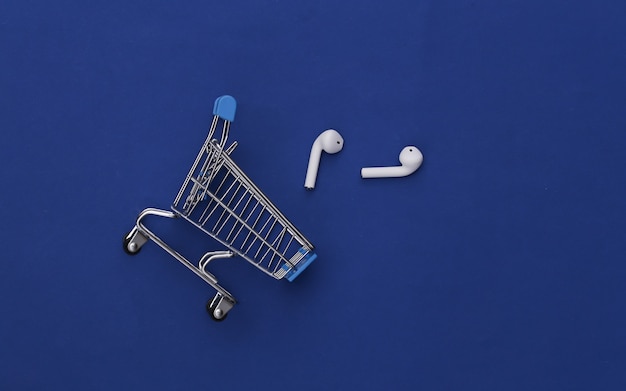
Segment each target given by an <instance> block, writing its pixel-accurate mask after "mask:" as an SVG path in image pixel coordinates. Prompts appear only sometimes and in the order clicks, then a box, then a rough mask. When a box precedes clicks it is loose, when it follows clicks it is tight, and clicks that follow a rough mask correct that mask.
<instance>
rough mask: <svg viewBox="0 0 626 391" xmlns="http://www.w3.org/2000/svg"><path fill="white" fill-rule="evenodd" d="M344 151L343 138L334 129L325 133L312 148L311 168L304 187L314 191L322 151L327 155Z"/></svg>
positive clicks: (309, 167)
mask: <svg viewBox="0 0 626 391" xmlns="http://www.w3.org/2000/svg"><path fill="white" fill-rule="evenodd" d="M342 149H343V137H341V135H340V134H339V132H337V131H336V130H334V129H328V130H325V131H323V132H322V133H321V134H320V135H319V136H317V138H316V139H315V142H314V143H313V146H312V147H311V155H310V156H309V166H308V168H307V170H306V178H305V180H304V187H306V188H307V189H313V188H314V187H315V179H317V169H318V167H319V165H320V158H321V156H322V151H324V152H326V153H337V152H339V151H341V150H342Z"/></svg>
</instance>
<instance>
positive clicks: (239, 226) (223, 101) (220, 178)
mask: <svg viewBox="0 0 626 391" xmlns="http://www.w3.org/2000/svg"><path fill="white" fill-rule="evenodd" d="M236 107H237V103H236V101H235V99H234V98H233V97H231V96H228V95H225V96H221V97H219V98H217V99H216V100H215V105H214V106H213V115H214V116H213V122H212V123H211V127H210V129H209V134H208V136H207V138H206V141H205V142H204V144H203V145H202V148H201V149H200V152H199V153H198V156H197V157H196V160H195V161H194V163H193V165H192V166H191V169H190V170H189V173H188V174H187V177H186V178H185V180H184V182H183V184H182V186H181V188H180V190H179V192H178V194H177V195H176V198H175V199H174V202H173V203H172V206H171V211H170V210H162V209H155V208H147V209H144V210H143V211H142V212H141V213H140V214H139V216H138V217H137V221H136V223H135V226H134V227H133V229H132V230H131V231H130V232H129V233H128V234H127V235H126V236H124V243H123V245H124V250H125V251H126V252H127V253H128V254H131V255H134V254H137V253H138V252H139V250H140V249H141V247H142V246H143V245H144V244H145V243H146V242H148V241H149V240H152V241H153V242H155V243H156V244H157V245H159V246H160V247H162V248H163V249H164V250H165V251H167V252H168V253H169V254H170V255H172V256H173V257H174V258H175V259H177V260H178V261H180V262H181V263H182V264H183V265H185V266H187V267H188V268H189V269H190V270H191V271H193V272H194V273H195V274H196V275H198V276H199V277H200V278H202V279H203V280H204V281H206V282H207V283H208V284H209V285H211V286H212V287H213V288H215V290H216V291H217V293H216V295H215V297H213V299H212V300H209V301H208V303H207V311H208V312H209V314H210V315H211V317H212V318H213V319H214V320H218V321H219V320H224V319H225V318H226V315H227V314H228V312H229V311H230V310H231V308H232V307H233V306H234V304H235V303H236V301H235V298H234V297H233V296H232V295H231V294H230V293H229V292H228V291H227V290H226V289H224V288H223V287H222V286H221V285H220V284H219V283H218V280H217V278H216V277H215V276H214V275H213V274H211V273H210V272H209V271H208V270H207V266H208V265H209V263H210V262H211V261H213V260H215V259H219V258H230V257H233V256H235V255H238V256H240V257H242V258H244V259H245V260H247V261H248V262H250V263H251V264H253V265H254V266H256V267H257V268H259V269H260V270H261V271H263V272H264V273H266V274H268V275H270V276H272V277H274V278H275V279H279V280H280V279H287V280H288V281H293V280H294V279H295V278H296V277H297V276H298V275H299V274H300V273H301V272H302V271H303V270H304V269H306V267H307V266H308V265H309V264H310V263H311V262H313V260H314V259H315V258H316V255H315V253H314V252H313V245H312V244H311V243H310V242H309V241H308V240H307V239H306V238H305V237H304V235H302V233H300V231H298V229H297V228H296V227H295V226H294V225H293V224H292V223H291V222H290V221H289V220H288V219H287V218H286V217H285V216H284V215H283V214H282V213H281V212H280V210H278V208H276V206H274V204H273V203H272V202H271V201H270V200H269V199H268V198H267V197H266V196H265V195H264V194H263V192H262V191H261V190H259V188H258V187H257V186H256V185H255V184H254V182H252V181H251V180H250V178H249V177H248V176H247V175H246V174H244V172H243V171H242V170H241V169H240V168H239V167H238V166H237V164H236V163H235V162H234V161H233V160H232V159H231V157H230V154H231V153H232V152H233V150H234V149H235V147H236V146H237V142H236V141H235V142H233V143H232V144H230V145H229V146H228V147H226V143H227V139H228V132H229V129H230V123H231V122H233V120H234V118H235V111H236ZM220 124H222V130H221V134H220V137H219V139H218V138H217V137H216V138H214V136H215V133H216V129H217V128H218V126H219V125H220ZM150 215H153V216H160V217H168V218H182V219H184V220H186V221H188V222H189V223H191V224H193V225H194V226H196V227H197V228H198V229H200V230H201V231H203V232H205V233H206V234H207V235H209V236H210V237H212V238H213V239H215V240H217V241H218V242H219V243H221V244H222V245H224V246H225V247H226V248H227V250H221V251H209V252H207V253H205V254H204V255H203V256H202V257H201V258H200V260H199V261H198V262H196V263H193V262H191V261H190V260H188V259H187V258H185V257H184V256H182V255H181V254H180V253H178V252H177V251H175V250H174V249H173V248H172V247H170V246H169V245H168V244H166V242H165V241H164V240H162V239H161V238H160V237H158V236H157V235H156V234H154V233H153V232H152V231H151V230H150V229H148V228H147V227H146V225H145V224H144V222H143V220H144V218H146V217H147V216H150Z"/></svg>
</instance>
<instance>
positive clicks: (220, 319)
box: [206, 299, 228, 322]
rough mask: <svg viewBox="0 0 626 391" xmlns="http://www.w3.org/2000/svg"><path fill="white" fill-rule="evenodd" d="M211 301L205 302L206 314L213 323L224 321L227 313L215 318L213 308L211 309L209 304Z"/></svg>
mask: <svg viewBox="0 0 626 391" xmlns="http://www.w3.org/2000/svg"><path fill="white" fill-rule="evenodd" d="M212 301H213V300H212V299H211V300H209V301H207V303H206V312H208V313H209V315H210V316H211V319H213V320H214V321H216V322H222V321H224V319H226V317H227V316H228V313H226V314H223V315H222V316H221V317H217V316H216V315H215V308H213V307H211V302H212Z"/></svg>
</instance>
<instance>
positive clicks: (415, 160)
mask: <svg viewBox="0 0 626 391" xmlns="http://www.w3.org/2000/svg"><path fill="white" fill-rule="evenodd" d="M423 161H424V155H422V152H421V151H420V150H419V149H417V147H415V146H413V145H409V146H408V147H404V149H403V150H402V152H400V164H402V165H401V166H394V167H365V168H362V169H361V178H398V177H403V176H407V175H411V174H413V173H414V172H415V171H416V170H417V169H418V168H419V167H420V166H421V165H422V162H423Z"/></svg>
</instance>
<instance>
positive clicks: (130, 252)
mask: <svg viewBox="0 0 626 391" xmlns="http://www.w3.org/2000/svg"><path fill="white" fill-rule="evenodd" d="M128 235H130V233H128V234H126V235H124V242H123V244H122V246H123V248H124V252H126V254H128V255H137V254H139V251H141V247H137V246H131V245H130V244H131V243H130V242H131V238H129V237H128ZM133 244H134V243H133ZM131 247H132V250H131Z"/></svg>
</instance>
